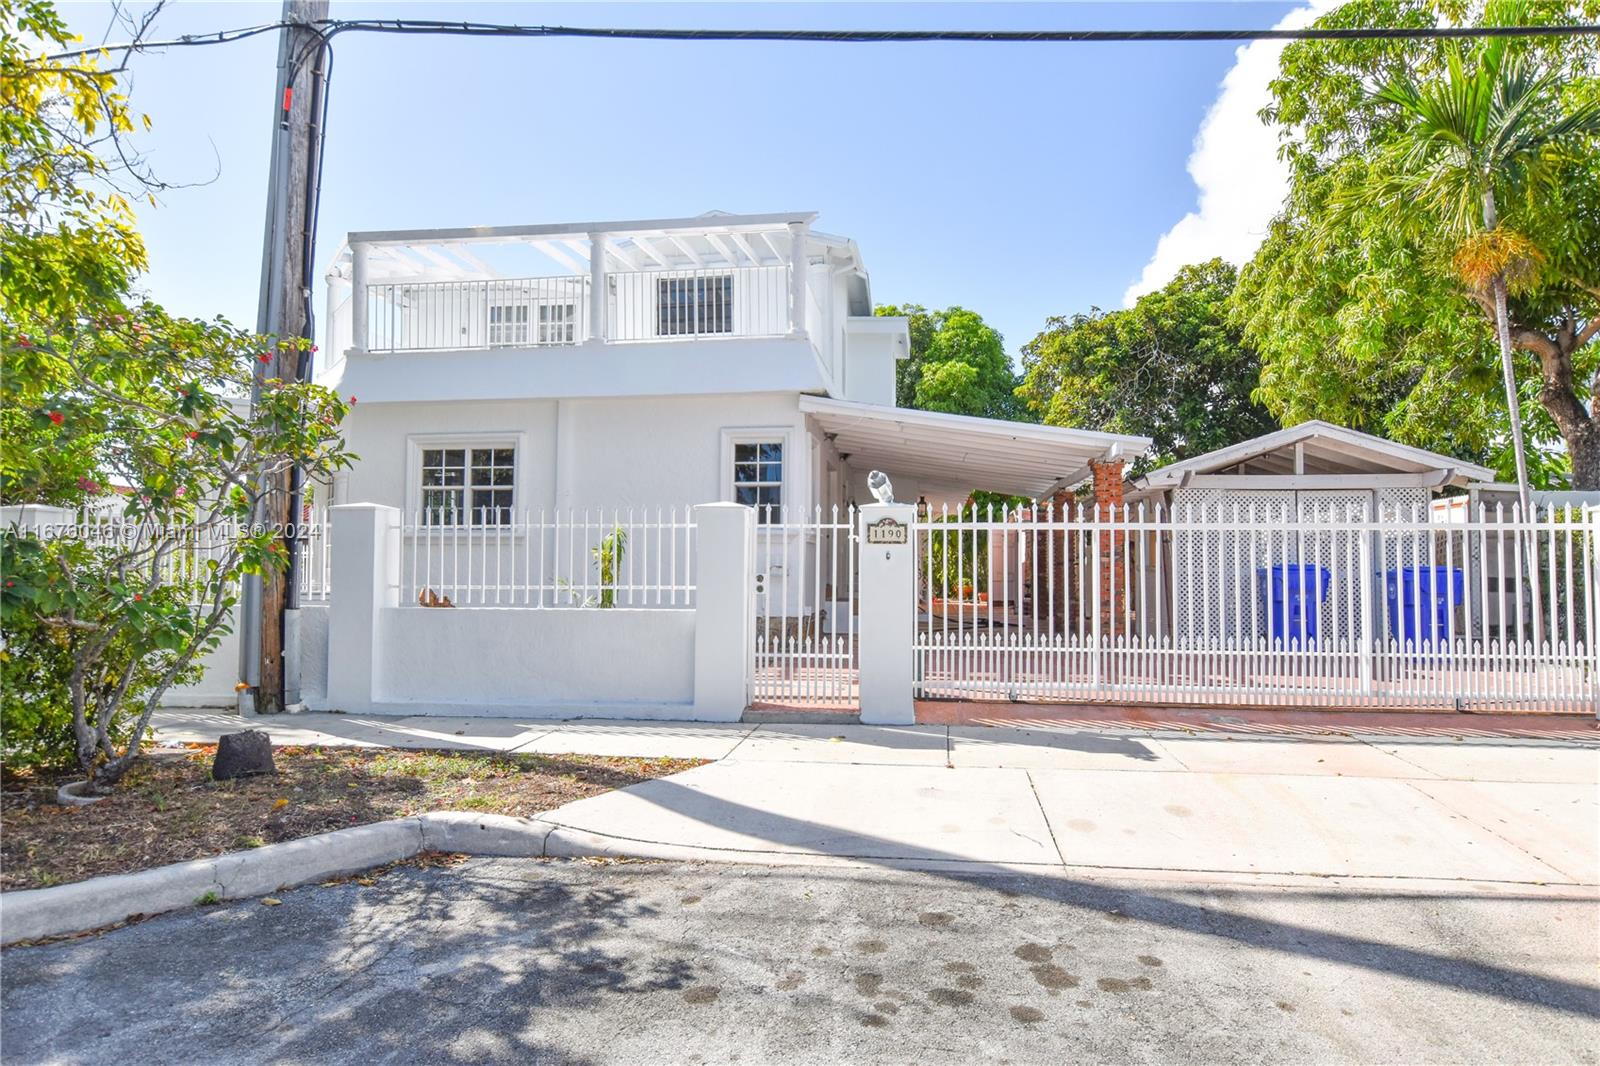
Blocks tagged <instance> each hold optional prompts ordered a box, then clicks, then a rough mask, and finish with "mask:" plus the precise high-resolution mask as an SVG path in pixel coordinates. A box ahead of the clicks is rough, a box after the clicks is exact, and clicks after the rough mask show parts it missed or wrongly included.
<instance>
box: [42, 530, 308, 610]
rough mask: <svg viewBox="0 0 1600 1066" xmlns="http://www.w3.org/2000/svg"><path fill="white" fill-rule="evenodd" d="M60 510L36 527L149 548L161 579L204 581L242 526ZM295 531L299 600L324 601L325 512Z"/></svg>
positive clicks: (111, 543) (61, 534)
mask: <svg viewBox="0 0 1600 1066" xmlns="http://www.w3.org/2000/svg"><path fill="white" fill-rule="evenodd" d="M61 513H62V515H63V516H64V517H63V520H62V521H60V522H51V523H47V524H45V525H42V526H36V527H34V528H36V529H37V530H38V531H39V532H40V533H42V534H43V535H45V536H47V537H72V538H76V539H79V540H83V541H85V542H87V543H90V544H98V545H102V546H107V547H111V546H117V547H120V548H123V549H134V550H137V549H139V548H140V547H141V546H148V547H149V548H150V549H151V551H152V552H153V553H154V554H153V555H152V557H151V558H150V561H151V562H153V563H154V564H155V566H156V568H157V571H158V572H159V574H160V575H161V580H162V581H163V583H178V582H194V581H203V580H204V578H205V574H206V568H207V566H209V565H210V564H211V563H212V562H213V561H215V560H218V559H220V558H221V557H222V556H223V555H224V554H225V553H226V552H227V548H228V546H229V545H230V544H232V543H234V541H235V540H237V538H238V536H239V534H240V530H239V528H238V527H236V526H234V525H232V524H231V523H227V522H218V523H215V524H208V525H201V526H195V527H192V528H187V529H184V528H179V529H177V530H175V531H166V530H158V529H157V527H154V526H152V525H150V524H149V523H145V522H140V521H134V520H131V519H129V518H127V517H125V516H124V515H123V514H122V513H121V512H120V511H116V510H112V509H110V508H108V507H103V506H102V507H87V508H84V509H82V510H81V511H79V512H78V513H77V514H76V515H75V516H73V515H72V513H71V512H67V511H63V512H61ZM158 533H159V534H160V536H159V537H158V536H157V534H158ZM295 535H296V536H297V537H298V539H299V552H300V560H299V561H300V568H299V573H298V582H299V586H300V598H301V600H302V601H310V602H314V603H317V602H325V601H326V600H327V599H328V596H329V590H330V588H331V587H332V577H333V574H332V560H331V558H330V556H329V552H328V524H327V519H326V516H325V515H322V514H320V513H319V514H316V515H314V516H312V517H311V518H310V519H309V520H308V521H306V522H303V523H301V524H300V525H299V526H298V527H296V529H295ZM158 542H161V543H163V546H164V550H160V551H157V550H156V545H157V544H158ZM196 594H197V595H198V592H197V593H196Z"/></svg>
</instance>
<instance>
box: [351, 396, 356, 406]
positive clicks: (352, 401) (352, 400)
mask: <svg viewBox="0 0 1600 1066" xmlns="http://www.w3.org/2000/svg"><path fill="white" fill-rule="evenodd" d="M350 402H351V403H352V404H353V403H355V402H356V398H355V397H354V396H352V397H350Z"/></svg>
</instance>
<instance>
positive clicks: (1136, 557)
mask: <svg viewBox="0 0 1600 1066" xmlns="http://www.w3.org/2000/svg"><path fill="white" fill-rule="evenodd" d="M1271 519H1272V520H1267V519H1264V518H1263V517H1262V516H1261V515H1260V514H1259V513H1258V512H1257V511H1254V510H1251V509H1250V508H1249V506H1247V505H1246V506H1241V507H1239V508H1236V509H1234V510H1233V511H1232V513H1228V512H1227V511H1222V512H1219V511H1218V510H1217V509H1216V508H1215V507H1210V508H1204V509H1201V508H1181V507H1180V508H1179V509H1178V510H1177V511H1176V512H1174V511H1172V510H1169V509H1167V508H1164V507H1161V506H1153V507H1150V508H1144V507H1138V506H1135V507H1133V508H1124V509H1116V510H1112V511H1103V512H1102V513H1099V514H1095V513H1093V512H1092V511H1088V510H1084V509H1074V510H1072V511H1071V513H1067V514H1061V513H1056V512H1054V511H1052V510H1050V509H1047V508H1040V509H1033V508H1028V509H1015V510H1005V509H1003V510H999V511H995V510H985V511H983V512H981V513H980V512H976V511H973V510H966V511H963V512H959V513H952V512H948V511H944V512H940V513H937V514H934V513H923V514H922V515H920V516H919V519H918V521H917V522H916V524H915V527H914V540H915V541H916V544H917V548H918V559H917V565H918V578H919V580H918V589H917V606H916V609H917V612H918V623H917V627H916V636H915V648H914V652H915V656H916V677H917V681H916V689H917V692H916V694H917V695H918V696H919V697H924V698H928V697H934V698H939V697H943V698H968V699H971V698H993V699H1013V700H1022V699H1039V700H1047V701H1056V700H1059V701H1078V700H1111V701H1118V702H1146V701H1148V702H1162V703H1168V702H1174V703H1201V704H1214V703H1225V704H1249V705H1274V706H1278V705H1291V706H1292V705H1338V706H1374V707H1447V708H1448V707H1456V708H1492V707H1513V706H1514V707H1519V708H1540V709H1547V710H1579V711H1582V710H1589V711H1592V710H1594V709H1595V707H1596V705H1597V699H1600V670H1597V665H1596V654H1595V645H1594V636H1595V633H1596V626H1597V624H1600V617H1597V606H1596V592H1597V585H1600V562H1597V558H1596V550H1597V544H1600V516H1597V515H1596V513H1595V512H1593V511H1591V512H1589V513H1588V514H1584V513H1583V512H1580V511H1578V510H1576V509H1560V508H1546V509H1543V510H1541V511H1539V512H1538V513H1537V514H1535V515H1534V516H1533V518H1532V519H1531V520H1529V521H1523V520H1521V519H1520V517H1519V516H1516V515H1507V514H1506V513H1505V512H1503V511H1501V512H1494V513H1490V512H1487V511H1483V512H1480V513H1479V514H1476V515H1472V516H1470V520H1469V521H1464V522H1455V523H1451V524H1438V523H1433V522H1430V521H1429V516H1428V514H1427V512H1426V511H1420V510H1419V511H1414V512H1411V513H1406V514H1392V513H1391V514H1384V515H1381V516H1379V517H1376V518H1372V517H1368V516H1366V515H1365V514H1359V513H1358V514H1354V515H1352V514H1349V513H1345V514H1339V515H1334V516H1331V517H1321V516H1318V517H1307V516H1305V515H1275V516H1271ZM1419 592H1420V594H1418V593H1419Z"/></svg>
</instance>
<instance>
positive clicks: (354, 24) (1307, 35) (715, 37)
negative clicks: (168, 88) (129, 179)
mask: <svg viewBox="0 0 1600 1066" xmlns="http://www.w3.org/2000/svg"><path fill="white" fill-rule="evenodd" d="M287 25H289V23H287V22H283V21H279V22H271V23H264V24H262V25H259V26H246V27H242V28H240V29H234V30H218V31H216V32H213V33H198V34H193V33H191V34H184V35H183V36H181V37H174V38H172V39H170V40H165V41H132V42H128V43H125V44H114V45H104V46H101V47H95V48H77V49H73V50H71V51H67V52H57V53H55V54H54V55H51V56H48V57H47V58H48V59H50V60H61V59H72V58H75V57H78V56H85V55H94V54H97V53H99V52H101V51H109V52H116V51H135V52H143V51H150V50H154V49H158V48H186V47H194V46H200V45H213V44H229V43H231V42H233V41H239V40H243V39H245V38H247V37H254V36H256V35H257V34H261V33H270V32H272V31H273V30H278V29H282V28H284V27H285V26H287ZM313 25H314V26H315V27H316V28H317V29H318V30H319V31H320V32H321V33H322V35H323V37H324V39H329V38H332V37H334V36H336V35H338V34H341V33H394V34H434V35H441V36H456V37H577V38H589V39H594V40H629V41H777V42H805V43H820V44H895V43H899V44H917V43H928V42H939V41H953V42H968V43H980V44H982V43H987V44H1097V43H1099V44H1116V43H1168V44H1184V43H1192V42H1207V41H1210V42H1217V41H1346V40H1392V41H1410V40H1451V39H1472V38H1487V37H1581V36H1600V25H1596V24H1562V25H1551V26H1371V27H1351V28H1327V27H1317V26H1308V27H1304V28H1301V29H1189V30H770V29H769V30H751V29H744V30H741V29H659V28H656V29H652V28H646V27H603V26H531V25H520V24H516V23H495V22H447V21H443V20H437V19H323V20H318V21H317V22H315V23H313Z"/></svg>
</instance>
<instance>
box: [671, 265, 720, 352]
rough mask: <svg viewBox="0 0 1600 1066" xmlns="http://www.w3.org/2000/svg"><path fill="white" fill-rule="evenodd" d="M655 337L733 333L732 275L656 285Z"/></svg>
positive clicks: (674, 280) (683, 279)
mask: <svg viewBox="0 0 1600 1066" xmlns="http://www.w3.org/2000/svg"><path fill="white" fill-rule="evenodd" d="M656 299H657V319H656V334H657V336H661V337H679V336H694V335H698V334H702V333H732V332H733V275H731V274H715V275H712V276H711V277H694V278H661V279H660V280H659V281H657V282H656Z"/></svg>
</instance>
